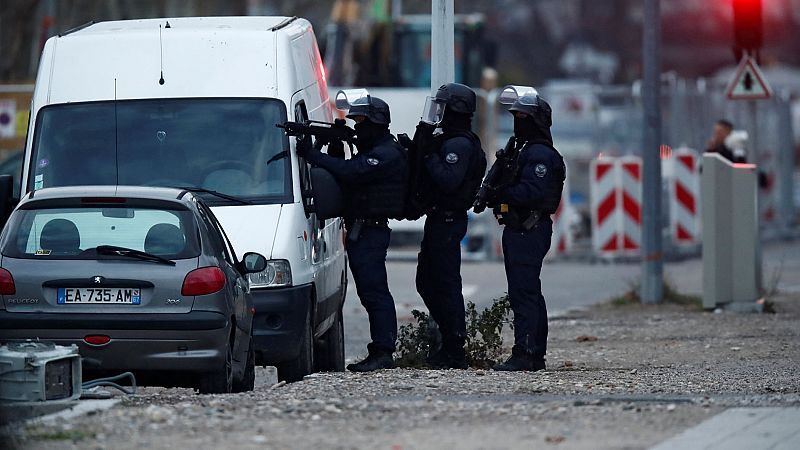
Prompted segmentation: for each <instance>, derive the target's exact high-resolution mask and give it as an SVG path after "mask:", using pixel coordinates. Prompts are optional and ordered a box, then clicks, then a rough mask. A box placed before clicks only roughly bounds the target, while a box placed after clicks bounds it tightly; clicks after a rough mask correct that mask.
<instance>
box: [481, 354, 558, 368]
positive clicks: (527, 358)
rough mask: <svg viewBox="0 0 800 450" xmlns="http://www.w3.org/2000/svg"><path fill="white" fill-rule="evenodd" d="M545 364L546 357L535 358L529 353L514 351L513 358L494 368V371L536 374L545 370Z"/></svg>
mask: <svg viewBox="0 0 800 450" xmlns="http://www.w3.org/2000/svg"><path fill="white" fill-rule="evenodd" d="M545 369H546V367H545V363H544V357H541V356H538V357H537V356H533V355H531V354H529V353H525V352H521V351H517V350H512V351H511V357H510V358H508V359H507V360H506V362H504V363H500V364H495V365H494V367H492V370H500V371H520V370H525V371H530V372H536V371H539V370H545Z"/></svg>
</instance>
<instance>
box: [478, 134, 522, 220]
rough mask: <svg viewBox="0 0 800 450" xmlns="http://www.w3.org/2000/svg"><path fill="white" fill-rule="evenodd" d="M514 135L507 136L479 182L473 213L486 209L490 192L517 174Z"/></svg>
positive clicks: (501, 186)
mask: <svg viewBox="0 0 800 450" xmlns="http://www.w3.org/2000/svg"><path fill="white" fill-rule="evenodd" d="M516 144H517V141H516V139H515V138H514V136H511V137H510V138H508V142H507V143H506V146H505V148H502V149H500V150H498V151H497V153H496V154H495V155H496V156H497V159H496V160H495V162H494V164H492V167H491V168H490V169H489V172H488V173H487V174H486V177H485V178H484V179H483V183H481V188H480V189H479V190H478V194H477V195H476V196H475V202H474V203H473V204H472V210H473V211H474V212H475V214H478V213H481V212H483V210H484V209H486V203H487V202H488V201H489V200H490V197H491V195H492V193H493V192H494V191H496V190H498V189H501V188H503V187H506V186H507V185H509V184H510V183H511V182H512V181H513V180H514V178H515V177H516V176H517V171H518V170H519V166H518V165H517V157H518V156H519V148H518V147H517V145H516Z"/></svg>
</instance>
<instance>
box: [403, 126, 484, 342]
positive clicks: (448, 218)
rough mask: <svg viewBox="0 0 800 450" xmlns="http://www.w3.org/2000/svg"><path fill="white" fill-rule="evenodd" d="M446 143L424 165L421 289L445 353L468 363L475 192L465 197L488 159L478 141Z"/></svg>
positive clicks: (459, 137) (448, 140)
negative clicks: (467, 256) (466, 263)
mask: <svg viewBox="0 0 800 450" xmlns="http://www.w3.org/2000/svg"><path fill="white" fill-rule="evenodd" d="M444 137H445V139H444V141H443V143H442V145H441V146H440V147H439V149H438V150H436V151H435V152H433V153H432V154H431V155H429V156H428V157H427V158H426V159H425V167H426V169H427V172H428V175H429V176H430V180H431V182H432V191H433V206H432V207H431V208H430V210H429V211H428V212H427V217H426V218H425V231H424V233H425V234H424V236H423V239H422V246H421V248H420V252H419V259H418V265H417V276H416V284H417V292H419V295H420V296H421V297H422V300H423V301H424V302H425V306H426V307H427V308H428V311H430V313H431V317H433V320H435V321H436V323H437V324H438V326H439V330H440V331H441V334H442V348H443V349H444V350H446V351H449V352H450V353H458V354H461V355H462V357H463V347H464V340H465V339H466V323H465V317H464V297H463V295H462V293H461V240H462V239H463V238H464V236H465V235H466V233H467V210H468V209H469V206H470V205H471V199H472V198H473V196H474V192H472V193H471V194H470V193H467V194H466V195H464V194H465V192H464V191H465V189H466V188H467V187H466V186H465V182H466V183H468V182H469V178H470V174H472V173H474V169H475V167H476V166H477V165H478V164H479V159H481V158H485V157H484V155H483V150H481V147H480V144H479V141H478V140H477V138H468V137H466V136H464V135H456V136H453V137H448V134H447V133H445V136H444ZM484 167H485V166H484ZM482 175H483V173H480V174H479V177H480V176H482ZM478 182H479V181H478Z"/></svg>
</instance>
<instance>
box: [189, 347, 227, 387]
mask: <svg viewBox="0 0 800 450" xmlns="http://www.w3.org/2000/svg"><path fill="white" fill-rule="evenodd" d="M226 348H227V349H228V351H227V352H225V361H224V363H223V364H222V367H221V368H219V369H218V370H215V371H213V372H208V373H204V374H202V376H201V377H200V381H199V383H198V384H197V390H198V391H199V392H200V393H201V394H228V393H230V392H231V390H232V389H233V351H232V350H231V347H230V346H229V345H228V346H226Z"/></svg>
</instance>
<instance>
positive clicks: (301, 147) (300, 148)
mask: <svg viewBox="0 0 800 450" xmlns="http://www.w3.org/2000/svg"><path fill="white" fill-rule="evenodd" d="M312 147H313V145H312V143H311V135H310V134H306V135H303V136H298V137H297V145H296V146H295V148H296V149H297V156H299V157H301V158H305V157H306V156H308V154H309V153H311V148H312Z"/></svg>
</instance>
